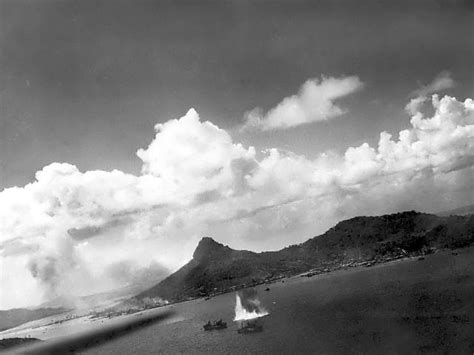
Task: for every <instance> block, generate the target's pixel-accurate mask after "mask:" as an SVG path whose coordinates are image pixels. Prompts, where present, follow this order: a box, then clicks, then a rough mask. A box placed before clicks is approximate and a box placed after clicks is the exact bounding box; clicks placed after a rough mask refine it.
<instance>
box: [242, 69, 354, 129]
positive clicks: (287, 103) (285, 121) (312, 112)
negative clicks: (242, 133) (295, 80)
mask: <svg viewBox="0 0 474 355" xmlns="http://www.w3.org/2000/svg"><path fill="white" fill-rule="evenodd" d="M362 87H363V84H362V82H361V81H360V79H359V78H358V77H357V76H348V77H341V78H333V77H322V79H321V80H319V79H310V80H308V81H306V82H305V83H304V84H303V85H302V86H301V88H300V91H299V93H298V94H297V95H292V96H289V97H286V98H284V99H283V100H282V101H281V102H280V103H279V104H278V105H277V106H276V107H274V108H272V109H271V110H269V111H268V112H267V113H266V114H263V112H262V110H261V109H260V108H256V109H253V110H252V111H250V112H248V113H247V114H246V123H245V125H244V129H247V128H257V129H261V130H273V129H286V128H290V127H295V126H299V125H302V124H306V123H311V122H317V121H325V120H329V119H331V118H334V117H337V116H341V115H342V114H344V113H346V112H347V111H346V110H345V109H344V108H342V107H340V106H338V105H337V104H335V103H334V101H335V100H337V99H339V98H342V97H345V96H347V95H350V94H352V93H354V92H356V91H358V90H360V89H361V88H362Z"/></svg>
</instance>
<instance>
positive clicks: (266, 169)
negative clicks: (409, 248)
mask: <svg viewBox="0 0 474 355" xmlns="http://www.w3.org/2000/svg"><path fill="white" fill-rule="evenodd" d="M473 20H474V7H473V6H472V5H471V3H470V2H469V1H446V2H441V1H401V2H397V3H396V4H394V2H389V1H364V2H358V1H342V0H340V1H263V0H255V1H204V2H197V1H173V2H172V1H113V2H112V1H87V2H79V1H69V0H64V1H50V0H41V1H26V0H20V1H8V0H5V1H2V2H0V278H1V279H0V281H1V283H2V289H8V291H2V292H1V293H0V309H5V308H12V307H18V306H30V305H34V304H39V303H41V302H44V301H47V300H49V299H51V298H54V297H56V296H59V295H63V294H72V295H82V294H88V293H93V292H100V291H104V290H106V289H112V288H115V287H120V286H124V285H126V284H128V283H130V282H132V280H133V278H134V277H135V278H136V275H141V274H147V271H149V270H153V271H154V272H156V274H157V278H158V277H163V276H164V275H166V274H167V273H169V272H171V271H174V270H176V269H177V268H179V267H180V266H182V265H183V264H184V263H185V262H186V261H188V260H189V259H190V258H191V257H192V252H193V250H194V248H195V246H196V245H197V242H198V241H199V239H200V238H201V237H203V236H212V237H214V238H215V239H216V240H218V241H220V242H223V243H225V244H228V245H230V246H231V247H234V248H241V249H250V250H255V251H261V250H275V249H279V248H281V247H284V246H287V245H289V244H294V243H299V242H302V241H304V240H306V239H308V238H310V237H312V236H315V235H317V234H319V233H322V232H324V231H325V230H326V229H328V228H330V227H331V226H333V225H334V224H335V223H337V222H338V221H340V220H342V219H345V218H350V217H353V216H356V215H377V214H383V213H392V212H397V211H401V210H407V209H417V210H421V211H428V212H436V211H442V210H449V209H452V208H456V207H461V206H464V205H469V204H473V203H474V195H473V182H472V181H471V180H472V176H473V172H474V171H473V164H474V143H473V135H474V133H473V132H474V121H473V120H474V118H473V115H474V114H473V110H474V105H473V103H472V100H471V99H470V98H473V97H474V75H473V72H474V71H473V69H474V68H473V63H474V53H473V51H474V43H473V42H474V40H473V37H472V32H473V25H472V24H473V23H474V21H473Z"/></svg>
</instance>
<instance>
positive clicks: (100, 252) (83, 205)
mask: <svg viewBox="0 0 474 355" xmlns="http://www.w3.org/2000/svg"><path fill="white" fill-rule="evenodd" d="M431 104H432V106H433V110H434V114H433V115H431V116H428V117H427V116H425V115H424V114H423V113H422V112H420V111H419V110H416V109H415V108H413V114H412V118H411V128H410V129H407V130H403V131H401V132H400V133H399V135H398V137H397V138H393V137H392V136H391V135H390V134H388V133H386V132H382V133H381V134H380V139H379V142H378V145H377V146H370V145H369V144H367V143H364V144H362V145H360V146H358V147H350V148H348V149H347V150H346V152H345V154H342V155H338V154H335V153H323V154H320V156H318V157H317V158H315V159H307V158H306V157H304V156H300V155H297V154H293V153H290V152H282V151H279V150H277V149H269V150H267V151H265V152H262V154H261V158H258V157H257V154H256V152H255V150H254V149H253V148H252V147H250V148H245V147H243V146H242V145H241V144H238V143H235V142H233V141H232V138H231V137H230V135H229V134H228V133H227V132H226V131H224V130H222V129H220V128H218V127H217V126H215V125H213V124H212V123H210V122H202V121H201V120H200V118H199V116H198V114H197V113H196V112H195V111H194V110H190V111H189V112H188V113H187V114H186V115H185V116H184V117H182V118H180V119H178V120H171V121H169V122H167V123H164V124H160V125H157V127H156V131H157V133H156V136H155V138H154V139H153V141H152V142H151V143H150V145H149V146H148V148H146V149H143V150H139V151H138V152H137V154H138V156H139V157H140V159H142V161H143V169H142V174H140V175H138V176H135V175H132V174H126V173H123V172H121V171H118V170H113V171H100V170H95V171H86V172H81V171H79V170H78V169H77V168H76V167H75V166H73V165H70V164H64V163H63V164H60V163H53V164H50V165H48V166H46V167H44V168H43V169H42V170H40V171H39V172H37V174H36V180H35V181H34V182H32V183H30V184H28V185H26V186H24V187H14V188H8V189H5V190H3V191H2V192H0V263H1V264H0V273H1V275H0V277H1V281H2V292H1V293H0V308H5V307H14V306H24V305H28V304H31V303H35V302H36V303H38V302H41V301H43V300H46V299H48V298H51V297H54V296H55V295H59V294H70V293H73V292H74V293H76V294H84V293H87V292H97V291H102V290H104V289H107V288H112V287H117V286H121V285H123V284H124V283H127V282H129V281H130V280H129V277H124V278H117V277H116V275H115V274H114V273H113V272H112V273H111V271H110V270H116V268H115V267H114V265H125V264H126V265H127V268H128V269H130V270H143V269H146V268H147V267H148V266H149V265H150V264H153V265H155V263H157V264H158V265H162V266H163V267H166V268H169V269H171V270H173V269H176V268H177V267H179V266H180V265H182V264H183V263H184V262H185V261H186V260H188V259H189V257H190V256H191V255H192V252H193V249H194V247H195V245H196V243H197V241H198V240H199V239H200V238H201V237H202V236H204V235H211V236H214V237H216V238H217V239H218V240H220V241H222V242H226V243H230V244H231V245H232V246H234V247H239V248H249V247H251V248H253V249H278V248H280V247H282V246H284V245H288V244H292V243H296V242H301V241H303V240H304V239H306V238H308V237H310V236H312V235H316V234H317V233H320V232H322V231H323V230H324V229H325V228H327V227H330V226H331V225H333V224H334V223H336V222H337V221H338V220H340V219H343V218H348V217H352V216H354V215H361V214H365V215H367V214H380V213H390V212H394V211H399V210H403V209H411V208H415V209H421V210H433V209H434V208H435V207H434V206H436V209H450V208H454V207H458V206H459V205H462V204H468V203H472V189H473V188H474V183H473V181H472V174H473V173H474V168H473V166H474V139H473V138H474V102H473V101H472V100H471V99H467V100H465V101H464V102H460V101H458V100H456V99H455V98H452V97H449V96H445V97H443V98H441V99H440V98H439V97H438V96H436V95H434V96H433V98H432V100H431ZM129 274H132V273H129ZM114 275H115V276H114ZM127 275H128V274H126V275H125V276H127ZM5 290H7V291H5ZM26 294H28V297H26V296H25V295H26Z"/></svg>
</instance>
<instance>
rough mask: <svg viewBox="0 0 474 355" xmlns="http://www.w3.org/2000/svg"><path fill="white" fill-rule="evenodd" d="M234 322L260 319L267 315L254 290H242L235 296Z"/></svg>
mask: <svg viewBox="0 0 474 355" xmlns="http://www.w3.org/2000/svg"><path fill="white" fill-rule="evenodd" d="M235 297H236V298H235V317H234V321H242V320H249V319H255V318H260V317H264V316H266V315H268V314H269V313H268V312H267V311H266V310H265V309H264V308H263V307H262V306H261V305H260V300H259V299H258V297H257V291H256V290H255V289H248V290H243V291H240V292H238V293H236V294H235Z"/></svg>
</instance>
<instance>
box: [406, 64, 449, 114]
mask: <svg viewBox="0 0 474 355" xmlns="http://www.w3.org/2000/svg"><path fill="white" fill-rule="evenodd" d="M455 86H456V83H455V82H454V80H453V79H452V78H451V73H450V72H449V71H443V72H441V73H439V74H438V75H437V76H436V77H435V78H434V79H433V81H431V83H429V84H427V85H423V86H421V87H420V88H418V89H416V90H415V91H413V92H412V96H414V97H413V98H412V99H411V100H410V102H409V103H408V104H407V105H406V107H405V109H406V110H407V111H408V113H410V114H412V115H415V114H416V113H417V112H419V111H421V109H422V107H423V105H424V104H425V103H426V102H427V101H429V97H428V96H429V95H431V94H434V93H439V92H440V91H444V90H448V89H451V88H453V87H455Z"/></svg>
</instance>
